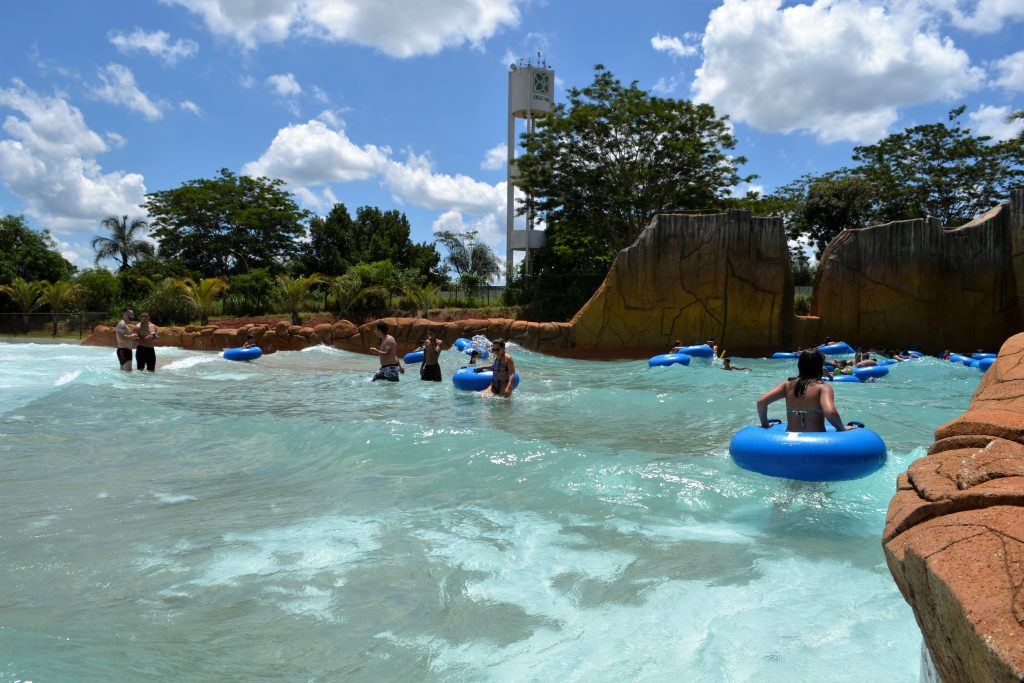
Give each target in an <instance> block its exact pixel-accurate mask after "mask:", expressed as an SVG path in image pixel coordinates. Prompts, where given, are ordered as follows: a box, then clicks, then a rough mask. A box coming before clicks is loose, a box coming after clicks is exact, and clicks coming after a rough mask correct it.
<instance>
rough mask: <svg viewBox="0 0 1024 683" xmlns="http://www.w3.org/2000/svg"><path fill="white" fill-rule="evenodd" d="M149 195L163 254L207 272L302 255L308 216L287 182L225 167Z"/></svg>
mask: <svg viewBox="0 0 1024 683" xmlns="http://www.w3.org/2000/svg"><path fill="white" fill-rule="evenodd" d="M146 197H147V199H146V204H145V206H146V211H147V212H148V213H149V215H150V217H151V218H152V221H153V225H154V226H155V227H156V230H154V231H153V236H154V237H156V239H157V240H158V241H159V243H160V255H161V256H162V257H164V258H170V259H181V261H182V262H183V263H184V265H185V266H186V267H187V268H189V269H192V270H195V271H197V272H199V273H201V274H203V275H218V276H219V275H226V274H233V273H239V272H245V271H248V270H250V269H253V268H274V267H279V266H280V264H282V263H284V262H285V261H287V260H288V259H291V258H294V257H296V256H297V255H298V254H299V245H298V242H297V241H296V240H297V239H298V238H299V237H302V236H303V235H305V233H306V221H307V219H308V218H309V212H307V211H305V210H303V209H300V208H299V206H298V204H296V203H295V200H294V198H293V197H292V195H291V193H290V192H288V191H287V190H286V189H284V181H282V180H278V179H271V178H252V177H249V176H239V175H236V174H234V173H232V172H231V171H229V170H228V169H226V168H224V169H221V170H220V172H219V174H218V175H217V176H216V177H215V178H198V179H196V180H190V181H188V182H186V183H183V184H182V185H181V186H180V187H177V188H175V189H173V190H163V191H161V192H152V193H150V194H148V195H146Z"/></svg>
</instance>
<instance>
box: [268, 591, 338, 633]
mask: <svg viewBox="0 0 1024 683" xmlns="http://www.w3.org/2000/svg"><path fill="white" fill-rule="evenodd" d="M264 592H265V593H268V594H270V595H277V596H280V597H279V598H278V599H276V600H274V604H276V605H277V606H278V607H279V608H280V609H281V610H282V611H284V612H289V613H291V614H298V615H301V616H307V617H313V618H314V619H319V620H320V621H326V622H330V623H334V624H337V623H341V622H343V621H345V620H344V619H343V618H341V617H340V616H338V615H336V614H334V613H333V612H332V611H331V609H332V605H333V603H334V593H333V592H332V591H330V590H327V589H326V588H317V587H316V586H303V587H302V589H301V590H295V589H288V588H283V587H281V586H270V587H268V588H267V589H266V590H265V591H264Z"/></svg>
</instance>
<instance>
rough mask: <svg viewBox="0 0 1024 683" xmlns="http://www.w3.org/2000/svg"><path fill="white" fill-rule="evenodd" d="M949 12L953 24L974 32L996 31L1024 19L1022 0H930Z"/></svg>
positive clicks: (1023, 3)
mask: <svg viewBox="0 0 1024 683" xmlns="http://www.w3.org/2000/svg"><path fill="white" fill-rule="evenodd" d="M930 2H932V3H934V4H935V5H936V6H937V8H940V9H945V10H946V11H947V12H949V15H950V18H951V19H952V22H953V25H954V26H957V27H958V28H962V29H964V30H967V31H971V32H973V33H996V32H997V31H1001V30H1002V29H1003V26H1004V25H1005V24H1008V23H1013V22H1016V21H1022V20H1024V2H1021V0H966V1H965V0H930Z"/></svg>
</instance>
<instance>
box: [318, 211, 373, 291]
mask: <svg viewBox="0 0 1024 683" xmlns="http://www.w3.org/2000/svg"><path fill="white" fill-rule="evenodd" d="M362 250H363V245H362V244H361V243H360V235H359V233H358V231H357V230H356V224H355V221H353V220H352V216H351V215H350V214H349V212H348V207H346V206H345V205H344V204H342V203H341V202H339V203H337V204H335V205H334V206H333V207H331V210H330V211H329V212H327V215H326V216H324V217H322V218H321V217H320V216H314V217H313V218H312V219H311V220H310V221H309V247H308V248H307V254H306V259H305V260H306V267H307V268H309V269H310V270H311V271H313V272H316V273H324V274H325V275H340V274H341V273H344V272H345V271H346V270H348V268H349V267H350V266H352V265H353V264H355V263H358V262H359V261H360V260H361V256H362Z"/></svg>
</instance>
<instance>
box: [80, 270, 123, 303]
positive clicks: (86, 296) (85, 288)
mask: <svg viewBox="0 0 1024 683" xmlns="http://www.w3.org/2000/svg"><path fill="white" fill-rule="evenodd" d="M75 284H76V285H78V288H79V290H80V291H81V294H80V295H79V297H78V304H79V306H80V309H81V310H83V311H97V312H103V313H112V312H114V311H115V309H116V308H117V307H118V305H119V304H120V303H121V280H120V279H119V278H118V277H117V276H116V275H114V274H113V273H111V272H110V271H109V270H107V269H106V268H89V269H88V270H83V271H82V272H80V273H79V274H78V275H76V276H75Z"/></svg>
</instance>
